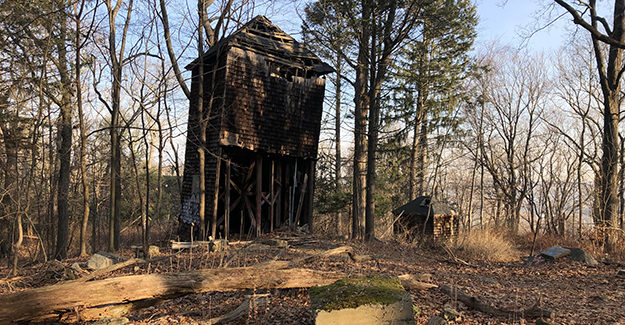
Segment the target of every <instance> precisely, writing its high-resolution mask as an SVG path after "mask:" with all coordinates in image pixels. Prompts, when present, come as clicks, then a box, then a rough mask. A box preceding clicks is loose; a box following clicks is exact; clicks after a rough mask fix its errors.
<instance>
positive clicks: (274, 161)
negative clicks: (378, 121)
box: [179, 16, 334, 239]
mask: <svg viewBox="0 0 625 325" xmlns="http://www.w3.org/2000/svg"><path fill="white" fill-rule="evenodd" d="M200 62H203V64H204V86H203V88H204V93H203V94H199V93H198V88H199V87H198V79H199V78H198V76H199V65H200ZM187 69H189V70H192V84H191V102H190V108H189V123H188V131H187V132H188V135H187V144H186V152H185V167H184V177H183V186H182V193H181V203H182V206H181V211H180V214H179V222H180V223H179V224H180V228H179V234H180V235H181V237H183V238H188V237H189V236H190V233H191V229H190V228H191V225H193V227H194V231H193V232H194V233H195V235H194V236H195V238H196V239H199V237H197V236H198V232H197V230H198V229H199V228H200V226H199V225H200V218H199V201H200V200H199V198H200V195H201V193H200V186H199V185H200V181H199V180H200V177H199V175H200V174H199V173H200V168H199V154H198V148H200V147H201V146H202V141H201V137H200V134H201V128H202V125H204V126H205V128H206V143H205V147H206V150H207V151H206V154H205V157H206V159H205V177H206V181H205V184H206V191H205V198H206V208H205V216H206V220H205V222H206V229H207V235H211V234H212V235H213V236H216V238H219V237H221V238H224V237H225V238H227V237H228V236H229V235H230V234H231V233H237V234H239V236H241V235H248V234H254V235H258V234H260V233H262V232H271V231H273V230H274V229H276V228H278V227H282V226H285V225H289V226H291V227H294V226H298V225H304V224H307V225H308V226H309V227H312V222H313V220H312V219H313V215H312V214H313V213H312V211H313V192H314V178H315V177H314V176H315V161H316V158H317V145H318V142H319V131H320V125H321V114H322V106H323V96H324V91H325V78H324V77H323V76H324V75H325V74H328V73H331V72H333V71H334V70H333V69H332V68H331V67H330V66H328V65H327V64H325V63H323V62H322V61H321V60H320V59H319V57H317V56H316V55H315V54H313V53H312V52H311V51H310V50H308V49H307V48H306V47H304V46H303V45H302V44H300V43H298V42H297V41H295V40H294V39H293V38H292V37H291V36H289V35H287V34H286V33H285V32H283V31H282V30H280V28H278V27H277V26H275V25H273V24H272V23H271V22H270V21H269V20H268V19H267V18H265V17H263V16H257V17H256V18H254V19H252V20H251V21H249V22H248V23H247V24H245V25H244V26H243V27H241V28H240V29H239V30H237V31H236V32H234V33H232V34H231V35H230V36H228V37H226V38H224V39H222V40H221V41H220V42H218V43H217V44H215V45H214V46H213V47H211V48H210V49H209V50H208V51H207V52H206V53H205V54H204V55H203V57H202V58H201V60H200V58H198V59H196V60H195V61H193V62H192V63H191V64H189V65H188V66H187ZM199 96H202V97H203V106H204V109H203V113H204V114H203V116H200V114H199V112H198V111H199V110H198V99H199ZM202 123H204V124H202Z"/></svg>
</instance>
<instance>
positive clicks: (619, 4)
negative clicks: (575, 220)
mask: <svg viewBox="0 0 625 325" xmlns="http://www.w3.org/2000/svg"><path fill="white" fill-rule="evenodd" d="M555 2H556V3H557V4H558V5H560V6H562V7H563V8H564V9H565V10H566V11H567V12H568V13H569V14H571V16H572V17H573V22H574V23H575V24H577V25H578V26H581V27H582V28H584V29H585V30H586V31H588V32H589V33H590V35H591V38H592V44H593V49H594V52H595V60H596V62H597V73H598V74H599V81H600V84H601V91H602V93H603V141H602V145H601V147H602V151H603V156H602V158H601V176H602V177H601V206H600V211H601V212H600V214H601V217H602V218H601V222H602V224H601V225H600V226H602V227H604V228H605V229H606V232H605V243H606V246H605V247H606V250H607V251H608V252H611V251H613V250H614V248H615V245H616V236H613V235H611V234H612V231H613V230H614V229H615V228H616V227H617V223H618V154H619V146H618V124H619V114H620V96H621V76H622V72H623V68H624V65H623V49H624V48H625V14H624V12H625V0H615V1H614V11H613V18H612V26H610V24H609V23H608V21H607V20H606V19H605V18H604V17H601V16H599V15H598V14H597V1H596V0H590V1H588V2H586V1H573V2H571V1H564V0H555ZM604 44H605V45H607V46H608V48H609V49H608V55H607V57H606V56H605V55H604V53H603V51H602V46H603V45H604Z"/></svg>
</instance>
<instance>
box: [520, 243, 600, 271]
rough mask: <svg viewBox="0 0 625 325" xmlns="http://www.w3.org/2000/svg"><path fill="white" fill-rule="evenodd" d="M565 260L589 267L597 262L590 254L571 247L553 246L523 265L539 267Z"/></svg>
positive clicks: (597, 263)
mask: <svg viewBox="0 0 625 325" xmlns="http://www.w3.org/2000/svg"><path fill="white" fill-rule="evenodd" d="M564 257H565V258H567V259H568V260H570V261H576V262H580V263H584V264H586V265H589V266H597V265H599V262H597V260H596V259H594V258H593V257H592V256H590V254H588V253H586V252H585V251H584V250H583V249H581V248H573V247H559V246H553V247H551V248H549V249H547V250H544V251H542V252H540V254H538V255H535V256H531V257H530V258H529V259H528V260H527V261H526V262H525V265H526V266H527V265H540V264H544V263H546V262H554V261H555V260H557V259H561V258H564Z"/></svg>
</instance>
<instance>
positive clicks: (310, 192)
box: [306, 159, 315, 234]
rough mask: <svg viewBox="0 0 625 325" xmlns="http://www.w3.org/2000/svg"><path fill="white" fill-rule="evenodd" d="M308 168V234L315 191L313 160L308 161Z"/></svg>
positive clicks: (311, 221) (311, 229)
mask: <svg viewBox="0 0 625 325" xmlns="http://www.w3.org/2000/svg"><path fill="white" fill-rule="evenodd" d="M309 163H310V168H309V171H308V175H310V176H309V177H308V191H307V192H306V194H307V195H308V197H307V200H306V201H308V213H307V222H308V228H309V230H310V233H311V234H312V232H313V207H314V206H313V198H314V190H315V160H313V159H311V160H310V162H309Z"/></svg>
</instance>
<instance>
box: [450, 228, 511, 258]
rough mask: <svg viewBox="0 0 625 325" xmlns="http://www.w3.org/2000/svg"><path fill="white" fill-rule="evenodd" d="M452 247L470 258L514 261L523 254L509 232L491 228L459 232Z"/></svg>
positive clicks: (463, 256) (459, 253)
mask: <svg viewBox="0 0 625 325" xmlns="http://www.w3.org/2000/svg"><path fill="white" fill-rule="evenodd" d="M452 248H453V249H454V250H455V251H456V253H457V254H458V256H460V257H462V258H465V259H469V260H480V261H489V262H512V261H517V260H519V257H520V256H521V253H520V252H519V250H517V248H516V246H515V244H514V242H513V241H511V240H510V236H509V235H508V233H507V232H504V231H498V230H495V229H489V228H487V229H483V230H478V229H476V230H472V231H470V232H464V233H461V234H459V235H458V238H456V239H455V240H453V241H452Z"/></svg>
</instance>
